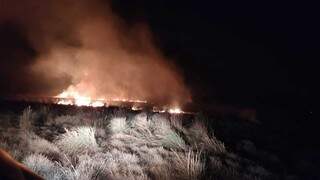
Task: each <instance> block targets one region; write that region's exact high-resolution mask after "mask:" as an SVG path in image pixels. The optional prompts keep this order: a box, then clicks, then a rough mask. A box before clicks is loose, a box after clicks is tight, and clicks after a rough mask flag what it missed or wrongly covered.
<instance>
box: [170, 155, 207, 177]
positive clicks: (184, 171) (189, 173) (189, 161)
mask: <svg viewBox="0 0 320 180" xmlns="http://www.w3.org/2000/svg"><path fill="white" fill-rule="evenodd" d="M172 152H173V153H174V155H175V157H174V159H173V160H172V163H173V168H174V171H173V173H174V174H175V175H174V176H176V178H178V179H200V177H201V176H202V175H203V174H202V173H203V172H204V163H203V160H202V159H201V151H200V152H199V151H198V152H193V151H192V150H188V151H187V152H184V153H179V152H177V151H174V150H173V151H172Z"/></svg>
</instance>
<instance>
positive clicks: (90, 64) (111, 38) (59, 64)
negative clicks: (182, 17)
mask: <svg viewBox="0 0 320 180" xmlns="http://www.w3.org/2000/svg"><path fill="white" fill-rule="evenodd" d="M14 1H15V0H13V1H12V0H1V6H0V24H2V23H5V22H14V23H15V24H18V25H19V27H20V29H22V30H23V33H22V34H23V35H25V36H26V38H27V41H28V43H30V44H31V47H32V49H33V50H34V51H35V52H34V53H32V51H31V53H29V54H31V55H25V56H23V55H18V56H19V59H23V60H22V61H23V62H22V63H21V64H22V65H21V67H20V68H17V69H15V73H14V74H13V73H12V71H11V70H10V68H9V70H7V72H2V73H0V75H1V76H9V77H11V80H12V79H14V81H13V83H14V87H15V88H12V92H13V93H19V94H26V95H32V96H54V95H57V94H59V93H61V92H62V91H63V90H65V89H67V88H75V89H77V90H78V91H79V92H80V93H81V94H83V95H85V96H90V97H92V98H105V99H114V98H126V99H140V100H148V101H151V102H155V103H160V104H174V103H185V102H187V101H189V100H190V94H189V92H188V90H187V88H186V87H185V85H184V82H183V79H182V77H181V76H180V75H179V74H178V73H177V71H176V69H175V67H174V66H173V65H172V64H169V62H168V60H166V58H165V57H164V56H163V55H162V54H161V52H160V51H159V50H158V49H157V48H156V47H155V46H154V45H153V42H152V36H151V34H150V31H149V30H148V26H147V25H146V24H144V23H136V24H134V25H130V26H129V25H128V24H126V23H125V22H124V21H123V20H122V19H121V18H119V17H118V16H116V15H115V14H114V13H113V12H112V9H111V7H110V3H109V2H100V1H98V0H96V1H89V0H88V1H85V0H77V1H74V0H60V1H56V0H47V1H41V0H33V1H19V2H18V1H17V2H14ZM17 4H19V5H18V6H17ZM1 53H2V54H3V53H6V52H1ZM14 53H19V51H18V50H17V51H14ZM20 54H23V53H21V52H20ZM27 54H28V53H27ZM33 54H35V55H33ZM6 58H7V57H6V56H1V61H2V62H1V66H10V62H9V61H8V60H7V59H8V58H7V59H6ZM9 59H10V58H9ZM15 67H16V66H15ZM21 76H23V77H21ZM15 83H17V84H15ZM26 86H27V87H26ZM19 89H20V90H19ZM15 91H16V92H15ZM12 92H11V93H12Z"/></svg>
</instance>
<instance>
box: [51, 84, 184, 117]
mask: <svg viewBox="0 0 320 180" xmlns="http://www.w3.org/2000/svg"><path fill="white" fill-rule="evenodd" d="M55 97H56V98H57V99H58V101H57V102H56V103H57V104H61V105H75V106H91V107H103V106H108V105H110V104H111V105H119V102H120V103H121V104H122V103H133V104H132V105H131V107H129V108H130V109H131V110H133V111H138V110H143V107H144V106H140V105H138V104H139V103H140V104H145V105H147V103H148V102H147V101H145V100H133V99H125V98H113V99H105V98H99V99H94V98H92V97H90V96H86V95H82V94H81V93H80V91H79V90H78V88H77V87H75V86H69V88H68V89H66V90H64V91H63V92H62V93H60V94H59V95H57V96H55ZM129 106H130V105H129ZM152 111H153V112H157V113H170V114H181V113H185V112H184V111H182V110H181V109H180V108H179V107H176V106H175V107H168V106H166V107H156V106H154V107H153V108H152Z"/></svg>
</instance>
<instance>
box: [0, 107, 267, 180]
mask: <svg viewBox="0 0 320 180" xmlns="http://www.w3.org/2000/svg"><path fill="white" fill-rule="evenodd" d="M13 119H14V118H13ZM17 119H18V121H19V122H18V123H17V124H18V126H15V125H12V126H11V127H1V131H0V135H1V136H0V137H1V138H0V147H1V148H3V149H5V150H7V151H9V152H10V153H11V154H12V155H13V157H14V158H16V159H17V160H19V161H21V162H22V163H24V164H25V165H26V166H28V167H29V168H30V169H32V170H33V171H34V172H36V173H37V174H39V175H40V176H42V177H44V178H45V179H66V180H76V179H77V180H78V179H80V180H89V179H268V178H270V177H271V174H270V173H269V172H268V171H267V170H265V169H264V168H263V167H260V166H258V165H256V164H255V163H253V162H250V163H249V164H250V167H249V166H248V169H247V170H244V169H243V167H238V166H237V163H238V164H239V163H242V161H243V160H242V159H241V158H239V157H238V156H237V155H233V156H232V157H231V153H229V152H228V151H227V150H226V148H225V146H224V144H223V143H222V142H221V141H219V140H218V139H217V138H216V137H215V136H214V135H213V132H212V131H211V130H209V129H207V128H206V125H205V124H204V122H203V121H201V120H199V118H198V117H196V118H195V117H193V119H191V120H190V118H189V119H184V118H183V116H181V115H169V114H158V113H147V112H139V113H137V112H129V111H128V112H126V111H124V110H120V111H114V112H110V111H104V112H96V111H95V110H92V111H87V112H85V111H78V112H76V113H70V114H59V113H57V112H56V111H50V109H48V108H47V107H45V108H40V109H38V110H36V111H32V110H31V108H27V109H25V110H24V111H23V113H22V115H21V116H20V117H19V118H17ZM40 119H41V120H40ZM12 124H14V123H12ZM226 160H229V161H233V162H234V164H236V165H230V164H227V163H225V161H226ZM246 163H248V160H246ZM250 172H254V173H250ZM259 172H261V173H259Z"/></svg>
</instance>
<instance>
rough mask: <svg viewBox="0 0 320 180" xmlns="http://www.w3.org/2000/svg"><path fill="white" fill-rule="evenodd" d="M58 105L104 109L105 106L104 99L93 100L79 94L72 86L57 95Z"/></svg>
mask: <svg viewBox="0 0 320 180" xmlns="http://www.w3.org/2000/svg"><path fill="white" fill-rule="evenodd" d="M56 98H58V99H59V100H58V102H57V104H62V105H76V106H92V107H102V106H105V103H104V99H102V98H100V99H98V100H93V99H92V98H91V97H89V96H84V95H81V94H80V93H79V91H77V90H76V88H74V87H73V86H70V87H69V88H68V89H67V90H64V91H63V92H62V93H61V94H59V95H57V96H56Z"/></svg>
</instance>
